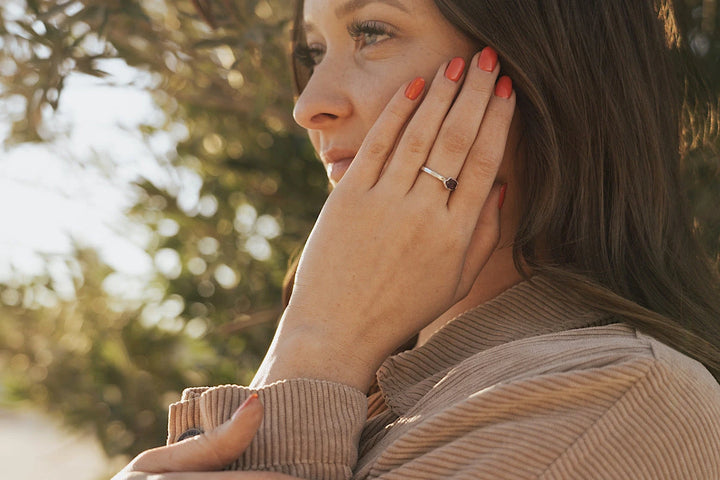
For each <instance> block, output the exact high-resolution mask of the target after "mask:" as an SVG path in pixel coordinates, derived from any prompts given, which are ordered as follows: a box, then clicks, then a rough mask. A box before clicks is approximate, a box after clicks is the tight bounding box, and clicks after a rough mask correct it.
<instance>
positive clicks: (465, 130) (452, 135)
mask: <svg viewBox="0 0 720 480" xmlns="http://www.w3.org/2000/svg"><path fill="white" fill-rule="evenodd" d="M487 57H490V58H489V59H488V58H487ZM499 71H500V67H499V66H498V64H497V55H496V54H495V52H494V50H493V49H492V48H490V47H486V48H485V49H484V50H483V51H482V52H481V53H479V54H477V55H475V57H473V59H472V60H471V61H470V64H469V65H468V68H467V74H466V78H465V81H464V82H463V86H462V89H461V90H460V93H458V96H457V98H456V99H455V101H454V103H453V104H452V108H450V110H449V112H448V113H447V116H446V117H445V119H444V121H443V122H442V127H441V128H440V131H439V133H438V136H437V138H436V139H435V142H434V144H433V145H432V150H431V151H430V154H429V156H428V158H427V161H426V162H425V165H426V166H428V167H429V168H431V169H432V170H435V171H437V172H439V173H441V174H442V175H444V176H446V177H454V178H456V179H457V178H458V173H459V172H460V170H461V169H462V167H463V164H464V163H465V159H466V158H467V156H468V152H470V148H471V147H472V146H473V144H474V143H475V140H476V137H477V136H478V131H479V129H480V125H481V123H482V121H483V118H484V116H485V112H486V108H487V105H488V103H489V101H490V99H491V97H492V96H493V90H494V86H495V80H496V79H497V76H498V72H499ZM421 108H422V107H421ZM445 108H446V109H447V108H448V106H445ZM419 112H420V110H418V113H419ZM408 168H420V166H418V165H408ZM416 185H417V186H418V187H419V188H421V189H422V191H428V189H430V188H433V187H434V189H435V190H436V191H438V192H441V193H443V194H444V195H448V194H449V192H448V191H447V190H445V189H444V187H443V185H442V184H441V183H439V182H437V181H435V180H434V179H433V178H432V177H431V176H428V175H420V176H419V177H418V178H417V180H416ZM429 191H432V190H429Z"/></svg>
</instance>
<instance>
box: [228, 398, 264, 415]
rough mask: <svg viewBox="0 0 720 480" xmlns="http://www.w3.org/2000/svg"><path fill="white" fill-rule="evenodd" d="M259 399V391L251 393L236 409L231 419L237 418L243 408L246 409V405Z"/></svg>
mask: <svg viewBox="0 0 720 480" xmlns="http://www.w3.org/2000/svg"><path fill="white" fill-rule="evenodd" d="M257 399H258V394H257V393H253V394H252V395H250V396H249V397H248V398H247V400H245V401H244V402H243V404H242V405H240V406H239V407H238V409H237V410H235V413H233V414H232V418H231V420H235V418H236V417H237V416H238V415H239V414H240V412H242V411H243V409H244V408H245V407H247V406H248V405H250V404H251V403H253V402H254V401H256V400H257Z"/></svg>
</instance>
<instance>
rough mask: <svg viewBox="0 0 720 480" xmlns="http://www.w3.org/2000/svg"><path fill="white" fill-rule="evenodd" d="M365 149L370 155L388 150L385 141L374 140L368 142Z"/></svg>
mask: <svg viewBox="0 0 720 480" xmlns="http://www.w3.org/2000/svg"><path fill="white" fill-rule="evenodd" d="M367 151H368V153H369V154H370V155H372V156H378V155H384V154H385V153H387V151H388V146H387V144H386V143H385V142H381V141H377V140H376V141H373V142H370V143H369V144H368V147H367Z"/></svg>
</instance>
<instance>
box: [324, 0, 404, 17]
mask: <svg viewBox="0 0 720 480" xmlns="http://www.w3.org/2000/svg"><path fill="white" fill-rule="evenodd" d="M374 2H377V3H384V4H387V5H390V6H391V7H395V8H399V9H400V10H402V11H403V12H405V13H410V11H409V10H408V9H407V7H405V5H403V4H402V3H400V2H399V1H398V0H350V1H349V2H347V3H345V4H344V5H341V6H339V7H338V8H336V9H335V15H336V16H337V17H338V18H340V17H344V16H345V15H348V14H350V13H352V12H354V11H355V10H360V9H361V8H362V7H364V6H365V5H367V4H369V3H374Z"/></svg>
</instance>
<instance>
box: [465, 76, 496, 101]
mask: <svg viewBox="0 0 720 480" xmlns="http://www.w3.org/2000/svg"><path fill="white" fill-rule="evenodd" d="M466 83H467V85H468V87H470V91H471V92H473V93H477V94H480V95H481V96H483V97H487V98H490V96H491V95H492V93H493V90H494V85H493V84H491V83H489V82H487V81H486V80H484V79H475V80H474V81H470V82H466Z"/></svg>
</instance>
